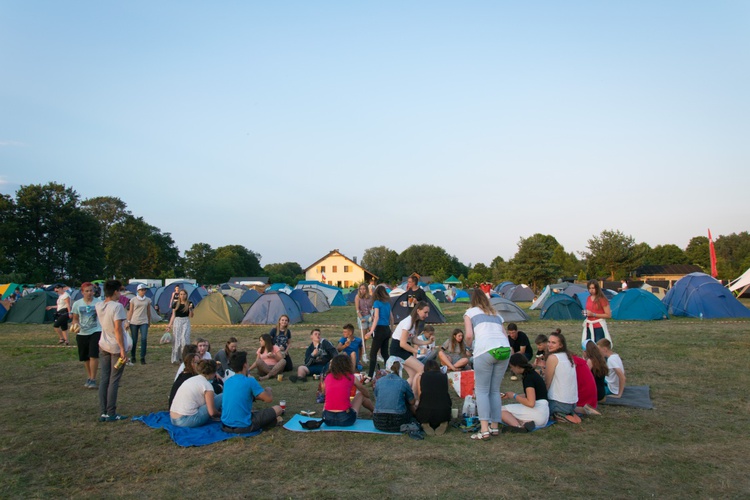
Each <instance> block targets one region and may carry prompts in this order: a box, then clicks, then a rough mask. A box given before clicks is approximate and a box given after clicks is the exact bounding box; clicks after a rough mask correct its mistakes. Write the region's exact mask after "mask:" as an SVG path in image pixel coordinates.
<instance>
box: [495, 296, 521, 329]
mask: <svg viewBox="0 0 750 500" xmlns="http://www.w3.org/2000/svg"><path fill="white" fill-rule="evenodd" d="M490 304H492V307H494V308H495V310H496V311H497V312H499V313H500V316H502V317H503V321H504V322H506V323H508V322H514V323H515V322H518V321H528V320H529V315H528V314H526V313H525V312H524V310H523V309H521V308H520V307H518V306H517V305H516V304H514V303H513V302H512V301H510V300H508V299H506V298H504V297H492V298H491V299H490Z"/></svg>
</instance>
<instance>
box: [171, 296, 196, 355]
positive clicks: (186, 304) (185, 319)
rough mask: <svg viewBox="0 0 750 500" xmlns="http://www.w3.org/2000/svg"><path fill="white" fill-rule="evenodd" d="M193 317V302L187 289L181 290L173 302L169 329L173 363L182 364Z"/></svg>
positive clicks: (188, 341)
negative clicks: (181, 357)
mask: <svg viewBox="0 0 750 500" xmlns="http://www.w3.org/2000/svg"><path fill="white" fill-rule="evenodd" d="M192 317H193V303H192V302H190V301H189V300H188V294H187V292H186V291H185V290H180V293H179V294H178V295H177V300H176V301H175V302H174V304H172V317H171V318H170V319H169V325H167V331H170V330H171V331H172V337H173V338H174V342H173V343H172V364H180V362H181V359H180V356H181V355H182V348H183V347H184V346H186V345H188V344H189V343H190V318H192Z"/></svg>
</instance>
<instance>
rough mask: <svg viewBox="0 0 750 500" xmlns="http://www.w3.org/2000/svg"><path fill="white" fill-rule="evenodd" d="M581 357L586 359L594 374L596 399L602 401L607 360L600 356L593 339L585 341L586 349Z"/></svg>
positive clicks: (605, 390)
mask: <svg viewBox="0 0 750 500" xmlns="http://www.w3.org/2000/svg"><path fill="white" fill-rule="evenodd" d="M583 357H584V358H585V359H586V364H587V365H588V367H589V369H590V370H591V374H592V375H593V376H594V382H596V400H597V401H598V402H602V401H604V398H606V397H607V382H606V381H605V380H604V379H605V377H606V376H607V374H608V373H609V368H607V361H606V360H605V359H604V356H602V351H601V350H599V346H598V345H596V344H595V343H594V341H593V340H589V341H588V342H586V350H585V351H584V352H583Z"/></svg>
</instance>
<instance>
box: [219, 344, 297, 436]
mask: <svg viewBox="0 0 750 500" xmlns="http://www.w3.org/2000/svg"><path fill="white" fill-rule="evenodd" d="M229 367H230V368H231V369H232V371H233V372H234V373H235V375H234V376H233V377H230V378H229V379H227V381H226V383H225V384H224V393H223V400H222V410H221V429H222V430H223V431H224V432H233V433H237V434H245V433H248V432H255V431H258V430H260V429H262V428H264V427H268V426H271V425H276V423H277V422H278V421H279V419H280V418H281V415H283V414H284V410H282V409H281V406H278V405H275V406H271V407H270V408H263V409H262V410H257V411H253V401H255V400H256V399H259V400H261V401H263V402H264V403H271V402H272V401H273V394H272V393H271V389H270V388H266V389H263V387H261V385H260V384H259V383H258V381H257V380H255V378H254V377H251V376H250V375H249V372H250V367H249V366H248V363H247V353H246V352H245V351H238V352H235V353H232V355H231V356H230V357H229Z"/></svg>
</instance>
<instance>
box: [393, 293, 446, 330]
mask: <svg viewBox="0 0 750 500" xmlns="http://www.w3.org/2000/svg"><path fill="white" fill-rule="evenodd" d="M425 295H427V303H428V304H429V305H430V314H428V315H427V318H426V319H425V323H445V316H444V315H443V310H442V309H440V305H439V304H438V301H437V299H436V298H435V296H434V295H432V294H431V293H429V292H425ZM391 313H392V314H393V320H394V321H395V322H396V323H399V322H400V321H401V320H402V319H404V318H406V317H407V316H408V315H409V314H411V309H410V308H409V305H408V304H407V302H406V300H400V298H399V296H395V297H391Z"/></svg>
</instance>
